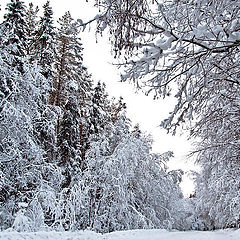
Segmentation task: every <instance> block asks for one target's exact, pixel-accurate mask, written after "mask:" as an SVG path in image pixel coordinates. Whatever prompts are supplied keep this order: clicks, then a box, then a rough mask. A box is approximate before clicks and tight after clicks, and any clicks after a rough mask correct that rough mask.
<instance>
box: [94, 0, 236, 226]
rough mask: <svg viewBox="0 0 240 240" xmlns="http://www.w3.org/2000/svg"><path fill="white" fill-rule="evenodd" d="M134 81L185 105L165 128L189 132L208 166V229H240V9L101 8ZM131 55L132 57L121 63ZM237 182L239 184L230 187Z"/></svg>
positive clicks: (216, 5)
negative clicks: (239, 124)
mask: <svg viewBox="0 0 240 240" xmlns="http://www.w3.org/2000/svg"><path fill="white" fill-rule="evenodd" d="M96 4H97V5H98V6H99V9H100V11H101V13H100V14H99V15H97V16H96V18H95V20H96V21H97V23H98V26H97V32H100V33H101V32H102V31H104V30H105V29H109V30H110V31H109V32H110V34H111V41H112V46H113V50H114V52H115V57H119V58H120V59H121V62H120V65H122V66H123V68H124V71H125V72H124V74H122V80H123V81H126V80H130V81H132V82H134V83H135V84H136V86H137V87H138V88H142V89H144V90H145V91H146V93H147V94H152V93H153V94H154V97H163V98H164V97H168V96H169V95H172V94H174V96H175V98H176V99H177V103H176V105H175V107H174V109H173V111H172V112H171V113H170V115H169V117H168V119H166V120H164V121H162V124H161V125H162V126H163V127H164V128H166V129H167V130H168V131H172V133H175V132H176V129H177V128H178V127H179V126H181V125H182V126H183V125H184V126H187V128H189V129H190V130H191V136H192V137H193V138H195V137H196V139H197V140H198V144H197V148H196V153H198V157H197V162H198V163H199V164H200V165H201V167H202V174H200V177H199V178H198V184H197V186H198V187H197V188H198V189H199V190H198V194H197V196H198V197H199V198H200V199H201V201H199V204H200V205H199V206H198V207H199V208H200V214H201V215H202V217H203V218H206V219H205V220H206V222H207V223H206V225H207V226H206V228H207V227H209V228H214V227H216V228H221V227H229V226H237V225H238V224H239V223H238V222H239V216H238V213H239V210H238V204H236V201H238V200H237V199H239V196H240V195H239V191H238V190H236V189H238V187H239V176H238V175H237V173H238V172H239V164H238V161H239V131H238V129H239V126H238V122H239V119H238V115H239V108H238V105H239V104H238V102H239V97H238V93H239V89H240V82H239V46H240V41H239V36H240V35H239V34H240V32H239V30H240V19H239V11H240V5H239V2H238V1H232V0H220V1H212V0H203V1H198V0H192V1H184V0H176V1H175V0H173V1H167V0H166V1H165V0H163V1H158V0H154V1H151V0H139V1H132V0H127V1H121V0H110V1H109V0H106V1H105V0H103V1H96ZM122 55H123V56H124V57H125V58H123V57H121V56H122ZM229 182H231V184H229Z"/></svg>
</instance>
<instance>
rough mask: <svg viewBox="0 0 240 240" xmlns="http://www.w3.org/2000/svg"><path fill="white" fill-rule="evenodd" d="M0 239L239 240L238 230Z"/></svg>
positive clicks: (8, 239) (6, 237) (4, 235)
mask: <svg viewBox="0 0 240 240" xmlns="http://www.w3.org/2000/svg"><path fill="white" fill-rule="evenodd" d="M0 239H1V240H240V230H232V229H231V230H219V231H214V232H210V231H206V232H199V231H188V232H179V231H167V230H161V229H159V230H132V231H122V232H113V233H108V234H103V235H102V234H98V233H94V232H91V231H79V232H36V233H18V232H7V231H5V232H0Z"/></svg>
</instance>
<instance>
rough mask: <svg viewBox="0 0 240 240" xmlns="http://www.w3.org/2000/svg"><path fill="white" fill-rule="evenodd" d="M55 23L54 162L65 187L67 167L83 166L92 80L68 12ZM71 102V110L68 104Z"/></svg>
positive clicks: (76, 30)
mask: <svg viewBox="0 0 240 240" xmlns="http://www.w3.org/2000/svg"><path fill="white" fill-rule="evenodd" d="M59 25H60V26H59V29H58V33H57V41H56V42H57V48H56V61H55V82H54V87H55V92H54V94H53V99H52V100H53V101H52V103H53V104H54V105H56V106H58V107H59V108H60V109H61V111H62V114H61V116H59V121H58V124H57V128H56V134H57V138H58V140H57V146H58V148H59V149H61V151H62V152H61V151H60V152H59V154H58V162H59V164H60V165H61V166H62V168H63V173H65V175H66V180H64V182H68V184H66V186H69V184H70V180H69V179H70V177H69V174H68V173H69V172H72V170H71V169H70V168H73V165H74V166H75V167H76V166H78V167H79V170H80V169H83V168H84V166H85V165H86V164H85V163H84V158H85V151H86V150H85V149H86V147H87V143H88V136H89V129H90V123H89V120H88V119H89V114H90V111H89V106H90V101H91V98H90V94H91V85H92V82H91V79H90V76H89V75H88V73H87V71H86V68H85V67H84V66H83V63H82V60H83V59H82V44H81V43H80V39H79V37H78V29H77V26H76V24H75V22H74V20H73V19H72V17H71V14H70V13H69V12H67V13H66V14H65V15H64V16H63V17H62V18H61V19H59ZM71 104H73V105H74V108H75V109H73V107H71V106H70V105H71ZM71 116H74V117H75V118H76V119H75V120H72V125H71V124H69V121H71V119H70V117H71ZM73 129H74V130H73ZM67 132H73V133H74V137H73V136H71V137H70V138H68V136H67V135H66V133H67ZM76 141H77V142H76ZM66 143H67V145H66ZM66 148H68V149H66ZM64 152H65V153H64ZM66 152H69V153H72V154H73V152H76V153H74V155H75V156H76V158H75V159H71V156H70V155H71V154H70V155H69V156H68V157H66ZM64 156H65V157H64ZM76 159H77V160H76ZM71 162H72V163H71ZM73 162H75V163H74V164H73ZM64 168H65V169H64ZM74 171H75V170H74ZM76 172H77V170H76Z"/></svg>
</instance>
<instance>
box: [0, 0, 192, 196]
mask: <svg viewBox="0 0 240 240" xmlns="http://www.w3.org/2000/svg"><path fill="white" fill-rule="evenodd" d="M8 2H10V0H0V3H1V8H2V11H1V12H0V16H1V14H3V10H4V8H5V6H6V3H8ZM24 2H25V3H26V5H27V4H28V3H29V2H33V4H34V5H38V6H39V8H40V9H41V6H42V5H43V4H45V2H46V1H45V0H32V1H30V0H25V1H24ZM50 2H51V6H52V7H53V11H54V16H55V17H56V18H59V17H61V16H62V15H63V14H64V13H65V12H66V11H70V12H71V14H72V16H73V17H74V18H75V19H77V18H81V19H82V20H83V21H87V20H89V19H91V18H92V17H94V16H95V14H97V12H98V11H97V9H95V8H94V7H93V0H89V1H88V2H89V3H86V0H66V1H65V0H50ZM91 30H92V31H88V28H87V29H86V30H85V32H84V33H82V34H81V38H82V43H83V47H84V52H83V54H84V65H85V66H86V67H88V70H89V73H91V74H92V76H93V79H94V80H96V81H98V80H101V81H104V82H105V83H106V84H107V91H108V93H109V94H110V95H112V96H115V97H119V96H122V97H123V98H124V101H125V102H126V103H127V112H128V116H129V118H130V119H131V120H132V121H133V124H135V123H139V124H140V127H141V129H142V130H143V131H146V132H147V133H150V134H152V136H153V139H154V145H153V150H154V152H160V153H161V152H165V151H169V150H172V151H174V155H175V157H174V159H172V160H171V161H170V162H169V164H168V165H169V168H170V169H179V168H181V169H183V170H184V171H189V170H192V169H196V167H195V166H194V164H193V163H192V162H190V161H187V160H186V157H185V155H186V154H187V153H188V151H189V149H190V144H189V143H188V142H187V140H186V137H185V136H174V137H173V136H171V135H168V134H166V131H165V130H161V129H160V128H159V127H158V125H159V124H160V122H161V120H163V119H165V118H166V117H167V116H168V113H169V112H170V111H171V110H172V107H173V100H171V101H169V100H168V99H167V100H164V101H163V100H156V101H154V100H152V99H151V97H146V96H145V95H143V94H142V93H138V94H136V93H135V90H134V89H133V86H132V85H129V84H128V83H120V82H119V81H120V77H119V72H118V70H117V69H116V67H114V66H113V65H112V64H111V63H112V62H113V61H114V59H113V57H112V56H111V54H110V49H111V47H110V44H109V43H108V38H107V36H105V37H103V38H100V37H98V43H96V38H95V33H94V26H93V25H92V29H91ZM181 187H182V189H183V192H184V195H185V196H188V195H189V193H191V192H192V191H193V183H192V182H191V181H190V180H189V178H188V177H187V176H184V180H183V183H182V184H181Z"/></svg>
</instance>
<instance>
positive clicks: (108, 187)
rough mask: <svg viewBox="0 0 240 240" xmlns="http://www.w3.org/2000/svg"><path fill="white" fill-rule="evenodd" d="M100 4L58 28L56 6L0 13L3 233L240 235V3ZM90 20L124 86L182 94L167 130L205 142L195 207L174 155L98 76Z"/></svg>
mask: <svg viewBox="0 0 240 240" xmlns="http://www.w3.org/2000/svg"><path fill="white" fill-rule="evenodd" d="M92 2H94V4H95V7H96V8H98V9H99V14H98V15H97V16H96V17H95V18H94V19H90V20H89V22H86V23H85V22H83V21H81V20H80V18H81V16H79V19H77V20H75V19H73V18H72V16H71V13H70V12H66V13H65V14H64V15H63V16H62V17H61V18H59V19H58V20H55V16H54V12H53V10H52V7H51V1H46V2H45V4H44V5H43V6H37V5H35V4H33V3H31V4H29V5H27V4H26V5H25V3H24V2H23V1H21V0H9V3H8V4H7V5H6V6H4V5H3V4H1V12H3V16H4V17H3V19H1V22H0V231H4V230H6V229H13V230H16V231H19V232H22V231H27V232H34V231H45V230H46V231H50V230H56V231H67V230H69V231H78V230H85V229H88V230H93V231H95V232H98V233H108V232H113V231H119V230H130V229H170V230H171V229H177V230H180V231H187V230H215V229H225V228H239V227H240V80H239V79H240V62H239V53H240V1H239V0H201V1H199V0H190V1H185V0H170V1H167V0H161V1H160V0H93V1H92ZM89 4H90V3H89ZM79 5H81V0H80V1H79ZM89 24H95V25H94V26H96V27H95V29H92V30H93V31H95V32H96V35H98V36H99V37H101V35H102V34H103V32H108V33H109V40H110V42H111V45H112V54H113V57H114V58H115V59H116V61H118V66H119V68H120V69H121V72H122V75H121V77H122V81H129V82H131V83H132V84H133V85H135V86H136V88H138V89H140V90H142V91H144V92H145V93H146V95H150V96H153V97H154V98H155V99H158V98H166V99H168V98H169V97H172V96H173V97H175V98H176V105H175V107H174V109H172V111H171V113H170V114H169V117H168V118H167V119H165V120H164V119H163V120H162V122H161V127H162V128H164V129H166V130H167V131H168V132H169V134H176V133H178V132H179V131H184V132H187V133H188V135H189V139H190V140H191V141H192V142H194V144H193V150H192V152H191V153H190V156H189V157H190V158H192V161H195V162H196V164H198V165H199V166H200V168H201V171H200V172H193V173H192V175H193V177H194V181H195V193H194V195H192V196H191V197H190V198H184V197H183V194H182V191H181V189H180V187H179V184H180V183H181V180H182V176H183V171H182V170H181V169H179V170H169V169H168V167H167V162H168V160H169V159H170V158H172V157H173V152H171V151H169V152H166V153H161V154H160V153H154V152H153V151H152V138H151V136H149V135H147V134H146V133H144V132H143V131H141V129H140V127H139V125H135V126H134V125H133V124H132V123H131V119H129V118H128V117H127V116H126V111H127V105H126V104H125V102H124V99H123V98H119V99H116V98H111V97H109V95H108V93H107V91H106V86H105V84H104V82H100V81H96V79H93V77H92V76H91V73H90V72H89V71H88V69H87V68H86V67H85V65H84V58H83V53H82V51H83V48H84V46H83V45H82V43H81V32H82V31H84V30H86V27H87V26H88V25H89ZM159 124H160V123H159Z"/></svg>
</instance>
